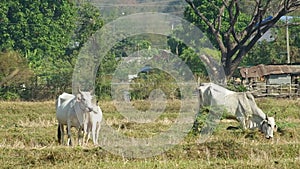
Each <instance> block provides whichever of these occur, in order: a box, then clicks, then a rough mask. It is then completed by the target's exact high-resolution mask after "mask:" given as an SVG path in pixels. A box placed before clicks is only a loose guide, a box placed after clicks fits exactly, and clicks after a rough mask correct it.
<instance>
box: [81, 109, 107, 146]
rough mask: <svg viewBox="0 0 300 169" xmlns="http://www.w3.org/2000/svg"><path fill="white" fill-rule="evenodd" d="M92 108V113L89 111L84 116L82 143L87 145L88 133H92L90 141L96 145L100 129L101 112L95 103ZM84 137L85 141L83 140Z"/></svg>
mask: <svg viewBox="0 0 300 169" xmlns="http://www.w3.org/2000/svg"><path fill="white" fill-rule="evenodd" d="M93 106H94V110H95V111H96V113H95V112H94V111H89V112H88V113H87V114H86V117H85V122H84V136H83V141H84V142H85V143H88V141H89V138H90V133H92V139H93V143H94V145H98V139H99V132H100V128H101V121H102V110H101V108H100V107H99V106H98V103H96V104H95V105H93ZM85 137H87V138H86V140H85Z"/></svg>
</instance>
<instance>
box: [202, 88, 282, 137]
mask: <svg viewBox="0 0 300 169" xmlns="http://www.w3.org/2000/svg"><path fill="white" fill-rule="evenodd" d="M199 90H200V106H212V107H214V108H213V111H224V110H226V111H227V112H229V113H232V114H233V115H235V117H236V118H237V120H238V121H239V122H240V124H241V126H242V128H243V129H255V128H258V129H259V130H260V131H261V132H263V133H264V135H265V137H266V138H268V139H269V138H272V137H273V132H274V131H276V128H277V127H276V124H275V119H274V117H268V116H267V115H266V114H265V113H264V112H263V111H262V110H261V109H260V108H259V107H258V106H257V105H256V103H255V100H254V97H253V95H252V94H251V93H249V92H233V91H230V90H228V89H226V88H224V87H222V86H219V85H216V84H214V83H205V84H202V85H201V86H200V87H199Z"/></svg>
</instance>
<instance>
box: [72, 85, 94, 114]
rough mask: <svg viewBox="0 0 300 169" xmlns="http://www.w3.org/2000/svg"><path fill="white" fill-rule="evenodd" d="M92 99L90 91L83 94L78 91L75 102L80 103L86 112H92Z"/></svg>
mask: <svg viewBox="0 0 300 169" xmlns="http://www.w3.org/2000/svg"><path fill="white" fill-rule="evenodd" d="M92 99H93V96H92V91H89V92H83V91H81V90H78V94H77V97H76V100H77V102H79V103H80V105H81V107H85V108H86V109H87V110H88V111H92V110H93V104H92Z"/></svg>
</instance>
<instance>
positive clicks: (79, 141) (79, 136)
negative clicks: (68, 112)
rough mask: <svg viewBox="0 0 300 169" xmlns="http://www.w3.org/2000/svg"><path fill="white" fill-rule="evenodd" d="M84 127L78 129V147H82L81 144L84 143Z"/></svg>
mask: <svg viewBox="0 0 300 169" xmlns="http://www.w3.org/2000/svg"><path fill="white" fill-rule="evenodd" d="M82 129H83V128H82V127H79V128H78V135H77V138H78V145H80V146H81V145H82V144H81V143H82V142H83V141H82V140H81V132H82Z"/></svg>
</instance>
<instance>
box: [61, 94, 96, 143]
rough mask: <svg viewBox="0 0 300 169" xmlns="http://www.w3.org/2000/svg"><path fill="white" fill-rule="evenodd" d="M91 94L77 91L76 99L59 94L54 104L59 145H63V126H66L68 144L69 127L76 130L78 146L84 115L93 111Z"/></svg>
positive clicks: (69, 138)
mask: <svg viewBox="0 0 300 169" xmlns="http://www.w3.org/2000/svg"><path fill="white" fill-rule="evenodd" d="M92 98H93V97H92V95H91V92H82V91H80V90H79V92H78V94H77V95H76V97H75V96H74V95H72V94H68V93H63V94H61V95H60V96H59V97H58V99H57V102H56V118H57V120H58V128H57V137H58V142H59V143H60V144H64V125H67V134H68V142H67V145H70V146H71V145H72V141H71V127H75V128H76V129H77V130H78V144H80V133H81V131H82V126H83V122H84V114H85V113H87V112H88V111H93V106H92Z"/></svg>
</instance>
